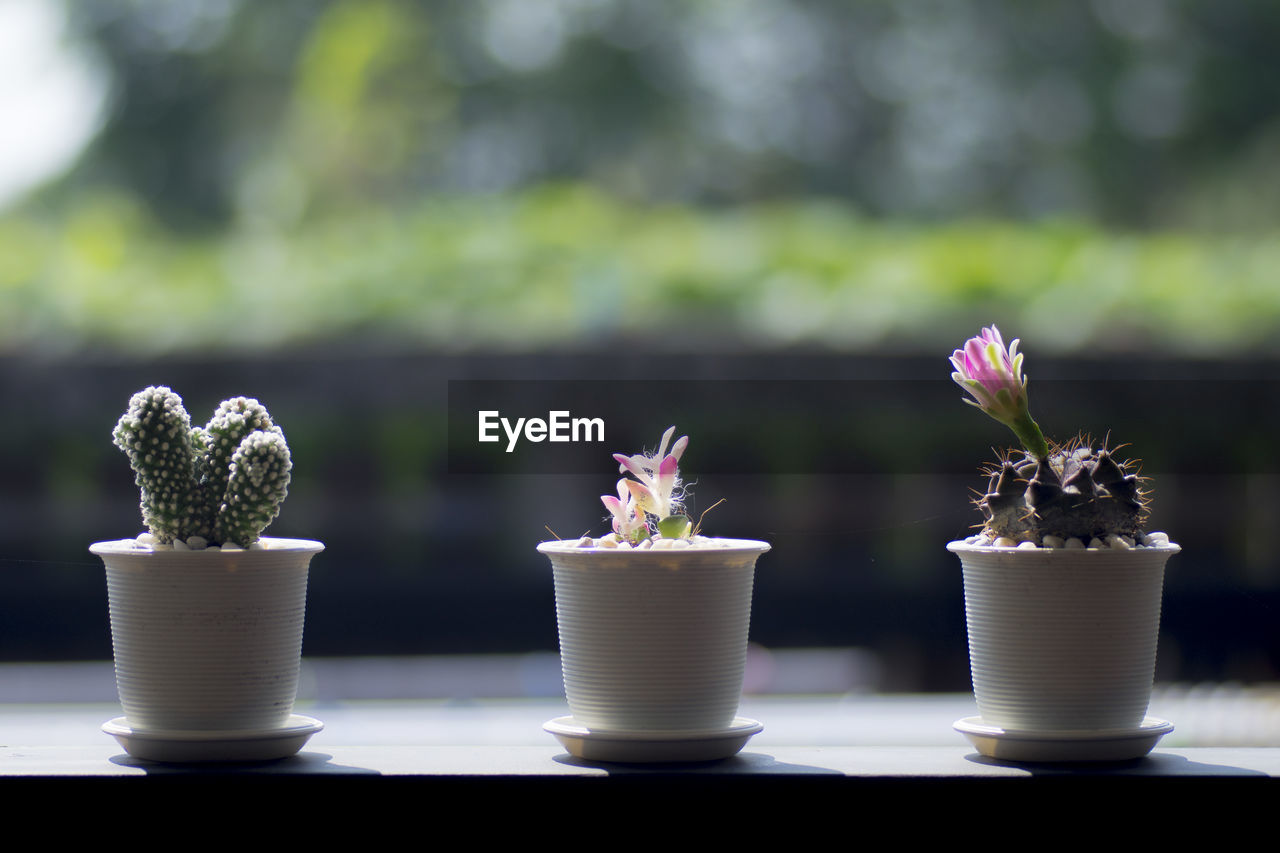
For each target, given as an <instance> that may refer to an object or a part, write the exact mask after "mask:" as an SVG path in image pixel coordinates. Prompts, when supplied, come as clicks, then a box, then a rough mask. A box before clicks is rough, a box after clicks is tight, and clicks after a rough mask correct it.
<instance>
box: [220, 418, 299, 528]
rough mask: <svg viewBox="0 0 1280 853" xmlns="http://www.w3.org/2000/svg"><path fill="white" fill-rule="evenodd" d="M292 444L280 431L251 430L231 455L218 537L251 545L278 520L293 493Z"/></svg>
mask: <svg viewBox="0 0 1280 853" xmlns="http://www.w3.org/2000/svg"><path fill="white" fill-rule="evenodd" d="M290 468H292V461H291V460H290V458H289V445H287V444H285V440H284V435H283V434H281V433H280V431H279V430H276V431H273V432H268V431H266V430H258V431H255V432H251V433H249V434H248V435H246V436H245V437H244V439H243V440H241V442H240V444H239V446H237V447H236V451H235V453H234V454H232V456H231V465H230V478H229V480H228V483H227V492H226V500H225V501H224V502H223V504H222V507H221V510H220V512H219V513H218V520H217V526H216V527H215V529H214V538H216V539H217V540H218V541H220V542H235V543H237V544H238V545H241V546H242V547H248V546H249V545H252V544H253V543H254V542H257V541H258V537H259V536H261V535H262V531H263V530H265V529H266V527H267V525H268V524H270V523H271V522H272V521H274V520H275V517H276V515H277V514H278V513H279V512H280V504H281V503H282V502H283V501H284V499H285V496H286V495H287V494H288V493H289V492H288V487H289V470H290Z"/></svg>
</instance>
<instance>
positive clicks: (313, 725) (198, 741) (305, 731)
mask: <svg viewBox="0 0 1280 853" xmlns="http://www.w3.org/2000/svg"><path fill="white" fill-rule="evenodd" d="M323 728H324V723H322V722H320V721H319V720H317V719H315V718H313V717H304V716H303V715H301V714H291V715H290V716H289V719H288V720H286V721H285V723H284V725H282V726H280V727H279V728H274V729H257V730H251V731H211V732H193V731H181V732H148V731H144V730H139V729H134V728H133V727H131V726H130V725H129V722H128V720H126V719H125V718H124V717H116V718H115V719H113V720H108V721H107V722H105V723H103V724H102V730H103V731H104V732H106V733H107V734H109V735H111V736H112V737H113V738H115V739H116V740H117V741H118V742H119V743H120V745H121V746H122V747H124V751H125V752H127V753H129V754H130V755H132V756H133V757H134V758H140V759H142V760H144V761H168V762H195V761H201V762H203V761H274V760H275V759H278V758H288V757H289V756H291V755H294V754H295V753H297V752H298V750H300V749H302V745H303V744H305V743H306V742H307V740H308V739H309V738H310V737H311V736H312V735H313V734H315V733H316V732H318V731H320V730H321V729H323Z"/></svg>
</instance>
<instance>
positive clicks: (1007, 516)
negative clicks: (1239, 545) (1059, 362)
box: [951, 326, 1167, 547]
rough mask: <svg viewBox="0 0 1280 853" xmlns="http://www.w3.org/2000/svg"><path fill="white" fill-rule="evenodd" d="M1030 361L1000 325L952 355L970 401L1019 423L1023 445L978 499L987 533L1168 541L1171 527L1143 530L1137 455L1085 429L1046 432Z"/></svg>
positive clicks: (1039, 541) (1079, 542) (1018, 538)
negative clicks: (1056, 435)
mask: <svg viewBox="0 0 1280 853" xmlns="http://www.w3.org/2000/svg"><path fill="white" fill-rule="evenodd" d="M1022 361H1023V356H1022V354H1021V353H1019V352H1018V341H1017V340H1015V341H1013V343H1012V344H1010V345H1009V346H1008V347H1006V346H1005V344H1004V340H1003V339H1002V338H1001V336H1000V332H999V330H998V329H996V327H995V326H991V327H988V328H984V329H983V330H982V332H981V334H980V335H978V336H977V337H975V338H971V339H970V340H969V341H967V342H966V343H965V346H964V348H963V349H958V350H956V351H955V352H954V353H953V354H952V356H951V364H952V366H953V367H955V372H953V373H952V374H951V378H952V379H953V380H955V382H956V383H957V384H958V385H959V386H960V387H961V388H964V389H965V390H966V391H967V392H969V394H970V395H972V397H973V399H967V398H966V399H965V402H966V403H969V404H971V405H973V406H976V407H977V408H979V409H981V410H982V411H983V412H985V413H986V414H988V415H990V416H991V417H992V418H995V419H996V420H997V421H1000V423H1002V424H1004V425H1005V426H1007V427H1009V428H1010V429H1011V430H1013V432H1014V434H1015V435H1016V436H1017V437H1018V440H1019V441H1020V442H1021V443H1022V447H1023V449H1022V450H1021V451H1018V450H1009V451H1007V452H1006V453H1005V454H1004V456H1003V458H1002V459H1001V460H1000V462H999V463H998V464H997V465H995V466H994V467H992V468H990V469H988V472H987V473H988V474H989V475H990V480H989V482H988V485H987V490H986V493H985V494H983V495H982V497H980V498H979V499H978V501H977V504H978V507H979V508H980V509H981V510H982V513H983V517H984V518H985V524H984V526H983V533H982V538H983V539H984V540H985V541H988V542H991V543H994V544H1000V545H1018V544H1021V543H1031V544H1032V545H1036V546H1040V545H1043V546H1045V547H1083V546H1088V547H1101V546H1109V547H1133V545H1135V544H1151V542H1152V539H1153V538H1154V539H1155V541H1156V542H1157V543H1158V542H1160V541H1167V537H1166V536H1165V535H1164V534H1151V536H1147V535H1145V534H1143V532H1142V525H1143V522H1144V521H1145V520H1146V516H1147V494H1146V493H1145V492H1144V491H1143V489H1142V486H1141V482H1142V481H1141V478H1139V476H1138V474H1137V473H1136V471H1135V467H1136V466H1135V464H1134V463H1133V462H1131V461H1129V460H1120V459H1117V458H1116V457H1115V455H1114V453H1113V452H1112V451H1111V450H1109V449H1108V448H1106V447H1105V446H1103V447H1094V446H1093V445H1092V443H1091V442H1090V441H1089V439H1087V438H1086V437H1084V436H1078V437H1076V438H1074V439H1072V440H1070V441H1068V442H1066V443H1065V444H1053V443H1050V442H1048V441H1047V440H1046V439H1045V437H1044V434H1043V433H1042V432H1041V431H1040V427H1039V426H1038V425H1037V424H1036V422H1035V421H1034V420H1033V419H1032V417H1031V414H1030V412H1029V409H1028V404H1027V377H1026V376H1025V375H1024V374H1023V373H1022ZM1028 547H1029V546H1028Z"/></svg>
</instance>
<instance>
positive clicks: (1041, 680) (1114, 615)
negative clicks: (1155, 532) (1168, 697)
mask: <svg viewBox="0 0 1280 853" xmlns="http://www.w3.org/2000/svg"><path fill="white" fill-rule="evenodd" d="M947 550H949V551H952V552H954V553H955V554H957V555H959V557H960V563H961V565H962V567H963V570H964V598H965V613H966V617H967V621H968V629H969V662H970V668H971V672H972V675H973V690H974V695H975V697H976V698H977V701H978V712H979V713H980V714H981V716H982V721H983V722H984V723H986V724H987V725H990V726H996V727H998V728H1001V729H1004V730H1007V731H1021V732H1083V731H1121V730H1133V729H1136V728H1138V727H1139V726H1140V725H1141V724H1142V721H1143V718H1144V717H1145V715H1146V712H1147V705H1148V703H1149V701H1150V699H1151V682H1152V679H1153V677H1154V674H1155V664H1156V640H1157V636H1158V634H1159V631H1160V601H1161V595H1162V590H1163V584H1164V567H1165V562H1166V561H1167V560H1168V559H1169V557H1170V556H1172V555H1173V554H1176V553H1178V551H1179V550H1181V549H1180V548H1179V547H1178V546H1177V545H1172V544H1171V545H1166V546H1163V547H1158V548H1135V549H1132V550H1128V551H1121V550H1111V549H1071V550H1069V549H1060V548H1053V549H1050V548H1037V549H1035V550H1029V549H1028V550H1020V549H1015V548H996V547H983V546H977V545H968V544H965V543H964V542H952V543H950V544H949V545H947Z"/></svg>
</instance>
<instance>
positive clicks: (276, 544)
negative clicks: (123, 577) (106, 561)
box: [89, 536, 324, 560]
mask: <svg viewBox="0 0 1280 853" xmlns="http://www.w3.org/2000/svg"><path fill="white" fill-rule="evenodd" d="M258 541H259V542H263V543H265V544H266V547H265V548H258V549H247V548H244V549H241V550H239V551H223V550H222V549H218V550H217V551H209V550H202V551H175V550H173V549H172V548H165V549H162V550H156V549H154V548H143V547H138V544H137V540H136V539H110V540H107V541H104V542H94V543H93V544H92V545H90V546H89V551H90V553H93V554H98V555H106V554H110V555H116V554H128V555H129V556H131V557H143V558H149V557H165V558H172V557H174V556H175V555H176V556H180V557H181V558H182V559H193V560H210V559H215V558H217V557H222V556H225V555H227V554H281V553H292V554H318V553H320V552H321V551H323V550H324V543H323V542H318V541H316V540H314V539H286V538H277V537H274V536H263V537H262V538H261V539H259V540H258Z"/></svg>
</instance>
